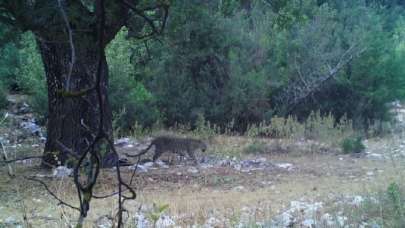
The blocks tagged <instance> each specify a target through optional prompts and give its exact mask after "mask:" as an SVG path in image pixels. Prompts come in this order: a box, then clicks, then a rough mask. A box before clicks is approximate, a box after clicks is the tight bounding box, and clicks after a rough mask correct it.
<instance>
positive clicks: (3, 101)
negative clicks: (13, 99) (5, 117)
mask: <svg viewBox="0 0 405 228" xmlns="http://www.w3.org/2000/svg"><path fill="white" fill-rule="evenodd" d="M6 95H7V94H6V88H5V86H4V85H3V83H2V82H0V110H2V109H4V108H6V107H7V103H8V102H7V97H6Z"/></svg>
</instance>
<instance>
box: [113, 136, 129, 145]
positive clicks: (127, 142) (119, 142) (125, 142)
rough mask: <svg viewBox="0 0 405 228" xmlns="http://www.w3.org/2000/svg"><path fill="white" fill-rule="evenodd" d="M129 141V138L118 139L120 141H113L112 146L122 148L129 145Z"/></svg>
mask: <svg viewBox="0 0 405 228" xmlns="http://www.w3.org/2000/svg"><path fill="white" fill-rule="evenodd" d="M130 141H131V140H130V139H129V138H120V139H117V140H115V142H114V146H118V147H120V146H124V145H127V144H129V143H130Z"/></svg>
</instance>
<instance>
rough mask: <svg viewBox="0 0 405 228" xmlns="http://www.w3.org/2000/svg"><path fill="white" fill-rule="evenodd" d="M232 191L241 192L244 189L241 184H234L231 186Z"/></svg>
mask: <svg viewBox="0 0 405 228" xmlns="http://www.w3.org/2000/svg"><path fill="white" fill-rule="evenodd" d="M233 190H234V191H238V192H243V191H245V187H243V186H242V185H239V186H236V187H234V188H233Z"/></svg>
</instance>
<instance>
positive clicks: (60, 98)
mask: <svg viewBox="0 0 405 228" xmlns="http://www.w3.org/2000/svg"><path fill="white" fill-rule="evenodd" d="M57 40H58V39H57V38H52V37H51V38H49V37H47V40H45V39H44V38H43V37H42V36H37V42H38V47H39V50H40V53H41V56H42V60H43V64H44V68H45V72H46V79H47V86H48V111H49V118H48V122H47V141H46V145H45V151H44V158H43V160H42V164H43V166H45V167H52V166H56V165H68V166H73V165H74V162H73V161H74V159H73V158H74V157H78V156H79V155H81V154H82V153H83V152H84V150H85V149H86V148H87V147H88V145H89V144H90V143H91V142H92V141H93V140H94V138H95V135H96V134H97V132H98V127H99V121H100V110H99V107H100V105H99V101H98V99H97V95H96V90H95V89H92V90H90V91H88V92H87V93H85V94H83V95H77V96H74V95H73V94H75V93H77V92H79V91H85V90H87V89H89V88H95V83H96V71H97V64H98V58H99V56H98V55H97V53H98V52H97V51H98V48H97V41H96V40H95V37H94V36H90V35H83V36H81V37H76V38H75V45H74V47H75V53H76V54H75V56H76V57H75V61H74V65H73V70H72V74H71V75H70V77H69V73H68V72H69V67H70V61H71V48H70V46H69V43H68V42H67V41H66V39H64V41H63V42H58V41H57ZM102 63H103V64H102V69H103V70H102V72H103V73H102V76H101V78H100V82H101V93H102V104H101V107H102V108H103V110H104V112H103V113H104V114H103V115H104V116H103V128H104V131H105V132H106V133H107V134H108V135H109V136H110V138H112V114H111V109H110V105H109V102H108V97H107V87H108V67H107V61H106V59H105V56H103V57H102ZM96 148H98V149H99V150H101V149H102V148H103V150H105V151H103V152H101V154H102V155H103V156H102V162H103V166H104V167H109V166H113V165H114V164H115V161H116V159H117V158H115V156H114V155H113V154H112V153H110V151H109V149H108V147H107V148H105V147H102V146H101V145H100V144H99V145H97V146H96Z"/></svg>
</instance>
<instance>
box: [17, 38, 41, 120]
mask: <svg viewBox="0 0 405 228" xmlns="http://www.w3.org/2000/svg"><path fill="white" fill-rule="evenodd" d="M20 46H21V48H20V50H19V64H20V65H19V67H18V69H17V71H16V74H17V75H18V76H17V78H16V83H17V86H18V88H19V89H20V90H22V91H23V92H24V93H27V94H29V95H30V100H29V104H30V105H31V107H32V108H33V111H34V112H35V113H36V114H37V116H38V117H39V119H40V120H42V121H45V118H46V117H47V115H48V95H47V94H48V93H47V87H46V80H45V70H44V67H43V64H42V60H41V56H40V54H39V52H38V49H37V45H36V42H35V39H34V36H33V34H31V33H25V34H23V35H22V37H21V43H20Z"/></svg>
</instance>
